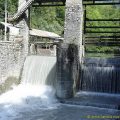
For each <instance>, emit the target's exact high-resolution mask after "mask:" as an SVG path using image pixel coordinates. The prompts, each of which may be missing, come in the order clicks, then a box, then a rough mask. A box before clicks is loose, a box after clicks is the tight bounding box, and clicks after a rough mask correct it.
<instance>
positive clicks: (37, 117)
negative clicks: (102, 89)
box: [0, 56, 119, 120]
mask: <svg viewBox="0 0 120 120" xmlns="http://www.w3.org/2000/svg"><path fill="white" fill-rule="evenodd" d="M55 78H56V58H55V57H46V56H29V57H27V59H26V61H25V64H24V68H23V75H22V80H21V84H20V85H19V86H13V89H12V90H10V91H8V92H6V93H4V94H2V95H0V120H87V117H88V115H91V116H92V115H98V116H99V115H107V116H108V115H119V113H118V111H116V110H111V109H110V110H108V109H102V108H94V107H88V106H87V107H85V106H74V105H65V104H60V103H59V102H58V100H57V99H56V97H55V87H54V86H55ZM91 120H92V119H91ZM99 120H100V119H99ZM106 120H107V119H106Z"/></svg>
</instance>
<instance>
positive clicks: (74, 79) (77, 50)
mask: <svg viewBox="0 0 120 120" xmlns="http://www.w3.org/2000/svg"><path fill="white" fill-rule="evenodd" d="M82 22H83V7H82V0H66V16H65V29H64V42H63V44H61V45H60V46H58V50H57V97H59V98H70V97H73V96H74V93H75V92H76V90H77V85H78V82H79V67H80V62H81V58H82Z"/></svg>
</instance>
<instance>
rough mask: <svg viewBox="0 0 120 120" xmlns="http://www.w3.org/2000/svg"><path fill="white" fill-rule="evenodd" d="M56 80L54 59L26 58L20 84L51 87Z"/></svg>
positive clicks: (46, 57)
mask: <svg viewBox="0 0 120 120" xmlns="http://www.w3.org/2000/svg"><path fill="white" fill-rule="evenodd" d="M55 79H56V57H50V56H28V57H27V58H26V61H25V63H24V69H23V75H22V81H21V82H22V84H33V85H53V84H54V82H55Z"/></svg>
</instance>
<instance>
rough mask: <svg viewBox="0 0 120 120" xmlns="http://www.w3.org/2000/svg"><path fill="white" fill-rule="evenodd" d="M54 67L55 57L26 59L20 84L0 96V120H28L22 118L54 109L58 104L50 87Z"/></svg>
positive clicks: (31, 57)
mask: <svg viewBox="0 0 120 120" xmlns="http://www.w3.org/2000/svg"><path fill="white" fill-rule="evenodd" d="M55 66H56V58H55V57H45V56H44V57H42V56H29V57H27V59H26V61H25V64H24V69H23V76H22V83H21V84H20V85H19V86H14V87H13V89H12V90H10V91H8V92H6V93H4V94H2V95H1V96H0V120H21V119H25V120H30V118H29V117H28V118H25V117H24V116H28V115H27V114H33V115H34V114H35V113H33V111H38V112H40V111H44V110H48V109H55V108H56V107H57V105H58V103H57V100H56V98H55V90H54V88H53V87H52V86H51V85H53V83H54V81H55V77H56V73H55V72H56V67H55ZM47 84H49V85H47Z"/></svg>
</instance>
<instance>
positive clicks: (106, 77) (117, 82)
mask: <svg viewBox="0 0 120 120" xmlns="http://www.w3.org/2000/svg"><path fill="white" fill-rule="evenodd" d="M119 61H120V59H119V58H113V59H112V58H104V59H103V58H89V59H85V60H84V64H83V65H82V67H81V68H82V76H81V90H83V91H94V92H105V93H120V87H119V86H120V62H119Z"/></svg>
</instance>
